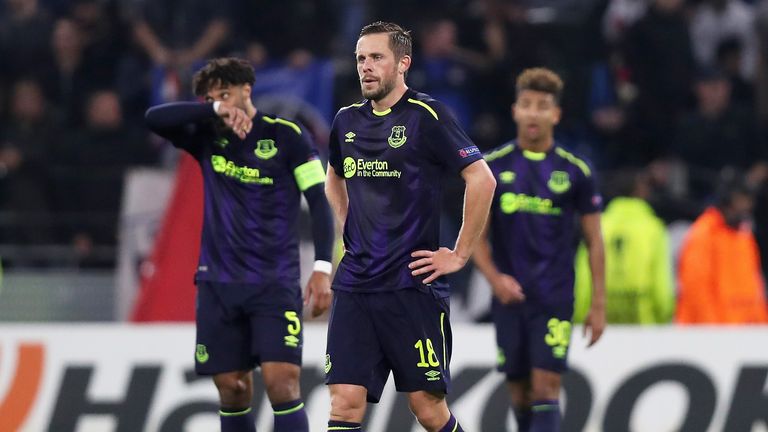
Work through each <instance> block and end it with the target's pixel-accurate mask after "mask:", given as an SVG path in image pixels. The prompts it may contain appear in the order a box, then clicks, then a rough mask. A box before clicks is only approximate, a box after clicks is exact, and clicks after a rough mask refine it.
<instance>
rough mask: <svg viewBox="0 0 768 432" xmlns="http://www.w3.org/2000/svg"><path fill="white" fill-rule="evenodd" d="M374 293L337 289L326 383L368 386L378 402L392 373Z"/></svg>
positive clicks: (368, 393) (369, 391) (332, 316)
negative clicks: (383, 346)
mask: <svg viewBox="0 0 768 432" xmlns="http://www.w3.org/2000/svg"><path fill="white" fill-rule="evenodd" d="M370 296H372V294H360V293H350V292H346V291H335V292H334V295H333V303H332V305H331V314H330V317H329V319H328V338H327V345H326V355H325V374H326V375H325V382H326V384H329V385H334V384H350V385H357V386H362V387H365V388H366V390H367V398H368V400H369V401H371V402H377V401H378V399H379V397H380V396H381V392H382V390H383V389H384V384H385V383H386V381H387V377H388V376H389V371H390V367H389V364H388V363H387V362H386V359H385V358H384V354H383V352H382V349H381V346H380V345H379V339H378V336H377V334H376V332H375V328H374V326H373V321H374V320H375V319H377V318H376V317H375V316H372V314H371V311H370V310H369V308H368V306H369V303H370V299H369V297H370Z"/></svg>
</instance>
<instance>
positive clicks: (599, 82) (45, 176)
mask: <svg viewBox="0 0 768 432" xmlns="http://www.w3.org/2000/svg"><path fill="white" fill-rule="evenodd" d="M379 19H381V20H390V21H395V22H398V23H400V24H402V25H403V26H404V27H406V28H408V29H410V30H412V32H413V35H414V40H415V46H414V61H413V66H412V68H411V70H410V72H409V74H408V78H407V82H408V84H409V85H410V86H411V87H413V88H415V89H417V90H420V91H423V92H426V93H429V94H431V95H432V96H433V97H435V98H437V99H440V100H442V101H444V102H446V103H447V104H448V105H449V106H450V107H451V108H452V109H453V110H454V113H455V115H456V117H457V118H458V119H459V121H460V123H461V124H462V125H463V126H464V127H465V129H466V130H467V131H468V133H469V134H470V136H471V137H472V138H473V139H474V140H475V142H476V143H477V144H478V145H479V146H480V147H481V149H483V150H488V149H491V148H493V147H496V146H498V145H500V144H502V143H503V142H504V141H506V140H509V139H511V138H513V137H514V134H515V131H514V124H513V122H512V121H511V119H510V115H509V113H510V104H511V102H512V101H513V99H514V81H515V77H516V76H517V74H518V73H519V72H520V71H522V70H523V69H524V68H527V67H531V66H546V67H549V68H551V69H553V70H555V71H557V72H558V73H559V74H560V75H561V76H562V77H563V78H564V80H565V83H566V88H565V94H564V99H563V101H562V106H563V110H564V117H563V120H562V122H561V124H560V125H559V126H558V129H557V138H558V140H560V142H561V143H562V144H563V145H565V146H566V147H568V148H570V149H571V150H573V151H575V152H577V153H579V154H581V155H583V156H585V157H586V158H587V159H588V160H590V161H591V162H592V164H593V165H594V166H595V168H596V169H597V171H598V172H599V173H600V174H599V175H600V177H601V183H602V184H603V186H604V193H605V196H606V198H607V200H610V199H611V198H613V197H616V196H625V195H627V194H630V192H629V191H628V190H626V188H625V190H623V191H622V190H618V188H617V185H620V184H623V185H626V184H627V182H626V179H625V178H624V179H622V175H623V174H626V173H627V172H629V171H631V172H633V173H637V174H638V176H639V177H638V176H636V177H637V178H643V179H644V186H643V187H644V189H643V191H644V192H643V193H642V196H641V199H642V200H643V201H644V202H647V203H648V205H649V207H650V208H651V209H652V211H653V212H654V214H655V215H657V216H658V217H659V218H660V220H661V221H662V222H663V223H664V224H665V226H669V225H670V224H673V225H672V226H675V225H674V224H675V223H678V222H679V221H683V223H684V224H690V223H691V222H693V221H694V220H696V219H697V218H699V217H700V216H701V215H703V214H705V210H706V209H707V208H708V207H709V206H711V205H713V204H717V203H718V196H720V195H718V189H719V188H720V187H721V186H722V185H723V184H724V183H728V184H733V183H734V182H737V183H739V184H740V185H743V188H741V189H739V190H743V191H744V193H745V194H747V196H748V197H749V199H750V200H752V201H751V202H752V206H750V208H749V211H748V212H746V214H744V216H745V217H743V218H742V219H740V220H739V223H738V224H736V225H734V226H733V227H734V229H735V230H748V231H750V232H754V236H755V237H754V238H755V240H756V242H757V244H759V245H760V248H761V250H762V251H763V253H762V255H761V256H762V257H763V258H762V267H763V268H766V257H768V220H767V219H766V218H768V188H767V187H766V179H768V150H767V149H768V144H766V143H767V142H768V0H753V1H747V0H441V1H437V0H422V1H418V2H414V1H410V0H390V1H382V0H368V1H366V0H282V1H279V2H276V1H262V0H224V1H219V2H212V1H208V0H2V1H1V2H0V59H2V61H0V252H5V253H4V255H6V256H4V260H5V261H6V264H7V265H8V264H10V265H24V266H45V265H49V264H50V263H51V262H52V260H51V259H50V257H48V256H47V255H46V254H45V253H44V251H46V250H58V251H63V252H62V253H64V254H66V255H67V256H70V257H71V256H74V257H77V259H76V262H77V263H78V265H85V266H89V265H94V266H107V267H109V266H111V265H113V264H114V247H115V244H116V237H117V236H116V232H117V221H118V213H119V208H120V197H121V188H122V186H123V176H124V173H125V172H126V170H127V169H129V168H130V167H134V166H137V165H150V166H158V167H166V168H169V169H171V168H173V167H174V164H175V159H174V158H175V157H176V156H175V155H176V153H175V152H169V151H168V149H167V144H165V143H162V142H159V141H158V140H157V138H156V137H151V136H149V135H148V134H147V132H146V130H145V128H144V127H143V125H142V118H143V117H142V116H143V112H144V110H145V109H146V108H147V107H148V106H150V105H153V104H157V103H161V102H168V101H174V100H185V99H191V94H190V89H189V81H190V78H191V75H192V73H193V72H194V71H195V70H196V68H198V67H199V66H200V65H201V64H202V62H203V61H204V60H205V59H207V58H209V57H212V56H221V55H237V56H242V57H245V58H247V59H249V60H250V61H251V62H252V63H253V65H254V67H255V68H256V71H257V83H256V86H255V87H256V88H255V90H257V91H256V93H257V96H260V97H261V98H260V99H259V100H257V107H259V106H262V107H263V106H266V107H268V108H269V110H270V111H272V112H274V111H278V114H284V115H286V116H289V117H294V118H296V117H298V118H299V120H301V121H303V122H304V123H306V124H307V126H308V127H309V129H310V131H312V132H313V133H314V134H315V136H316V140H317V142H318V145H319V146H320V149H321V152H323V151H325V146H326V145H327V130H328V126H329V123H330V122H331V120H332V117H333V114H334V112H335V110H336V109H337V108H338V107H340V106H344V105H348V104H350V103H353V102H355V101H356V100H358V99H359V98H360V96H359V86H358V82H357V79H356V72H355V66H354V57H353V51H354V45H355V41H356V39H357V34H358V32H359V29H360V28H361V27H362V26H363V25H365V24H367V23H368V22H371V21H373V20H379ZM280 91H286V92H289V93H291V96H293V97H290V98H288V97H285V98H283V97H278V98H275V97H274V94H275V93H276V92H277V93H279V92H280ZM270 95H272V97H270ZM449 187H455V188H461V185H460V184H454V185H449ZM460 212H461V203H459V202H452V201H446V203H445V214H446V220H447V223H446V225H450V223H451V222H456V221H457V218H458V217H459V215H460ZM742 213H744V212H742ZM673 240H674V239H673ZM673 243H674V241H673ZM677 243H678V244H680V245H682V244H683V241H678V242H677ZM52 246H54V247H53V248H52ZM25 250H26V251H27V252H23V251H25ZM20 251H21V252H20ZM35 251H40V253H34V252H35ZM99 251H102V253H99ZM678 252H679V251H677V250H676V248H675V247H673V248H672V251H671V252H670V253H672V254H675V255H677V253H678ZM758 271H759V270H758Z"/></svg>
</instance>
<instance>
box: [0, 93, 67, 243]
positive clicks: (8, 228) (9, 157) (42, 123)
mask: <svg viewBox="0 0 768 432" xmlns="http://www.w3.org/2000/svg"><path fill="white" fill-rule="evenodd" d="M10 102H11V109H10V121H9V122H7V123H6V124H5V125H3V126H5V127H4V129H3V131H2V135H1V136H0V200H1V202H2V204H1V205H0V208H1V209H2V210H3V211H11V212H12V213H11V218H10V219H11V220H10V224H9V225H5V226H3V230H2V232H3V235H2V240H0V241H2V242H4V243H14V242H15V243H18V244H30V243H32V244H43V243H49V242H51V241H52V240H53V238H52V229H51V228H52V227H51V223H52V220H51V214H50V208H49V194H48V193H49V191H48V185H49V184H48V181H49V180H50V179H49V177H48V175H47V173H48V170H47V167H48V163H49V159H48V156H49V151H50V144H51V143H52V142H53V141H54V140H55V139H56V137H58V136H59V134H58V129H57V122H56V120H55V118H54V116H53V115H52V113H51V110H50V109H49V107H48V102H47V101H46V99H45V96H44V95H43V91H42V89H41V87H40V84H39V83H38V82H36V81H31V80H22V81H17V82H16V83H15V84H14V85H13V86H12V88H11V98H10Z"/></svg>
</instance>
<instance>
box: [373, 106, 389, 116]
mask: <svg viewBox="0 0 768 432" xmlns="http://www.w3.org/2000/svg"><path fill="white" fill-rule="evenodd" d="M371 111H373V115H375V116H379V117H384V116H385V115H387V114H389V113H391V112H392V108H387V109H385V110H384V111H376V110H375V109H373V108H371Z"/></svg>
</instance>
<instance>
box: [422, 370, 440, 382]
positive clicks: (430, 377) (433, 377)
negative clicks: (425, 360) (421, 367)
mask: <svg viewBox="0 0 768 432" xmlns="http://www.w3.org/2000/svg"><path fill="white" fill-rule="evenodd" d="M424 375H426V376H427V381H437V380H439V379H440V372H439V371H436V370H431V371H429V372H424Z"/></svg>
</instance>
